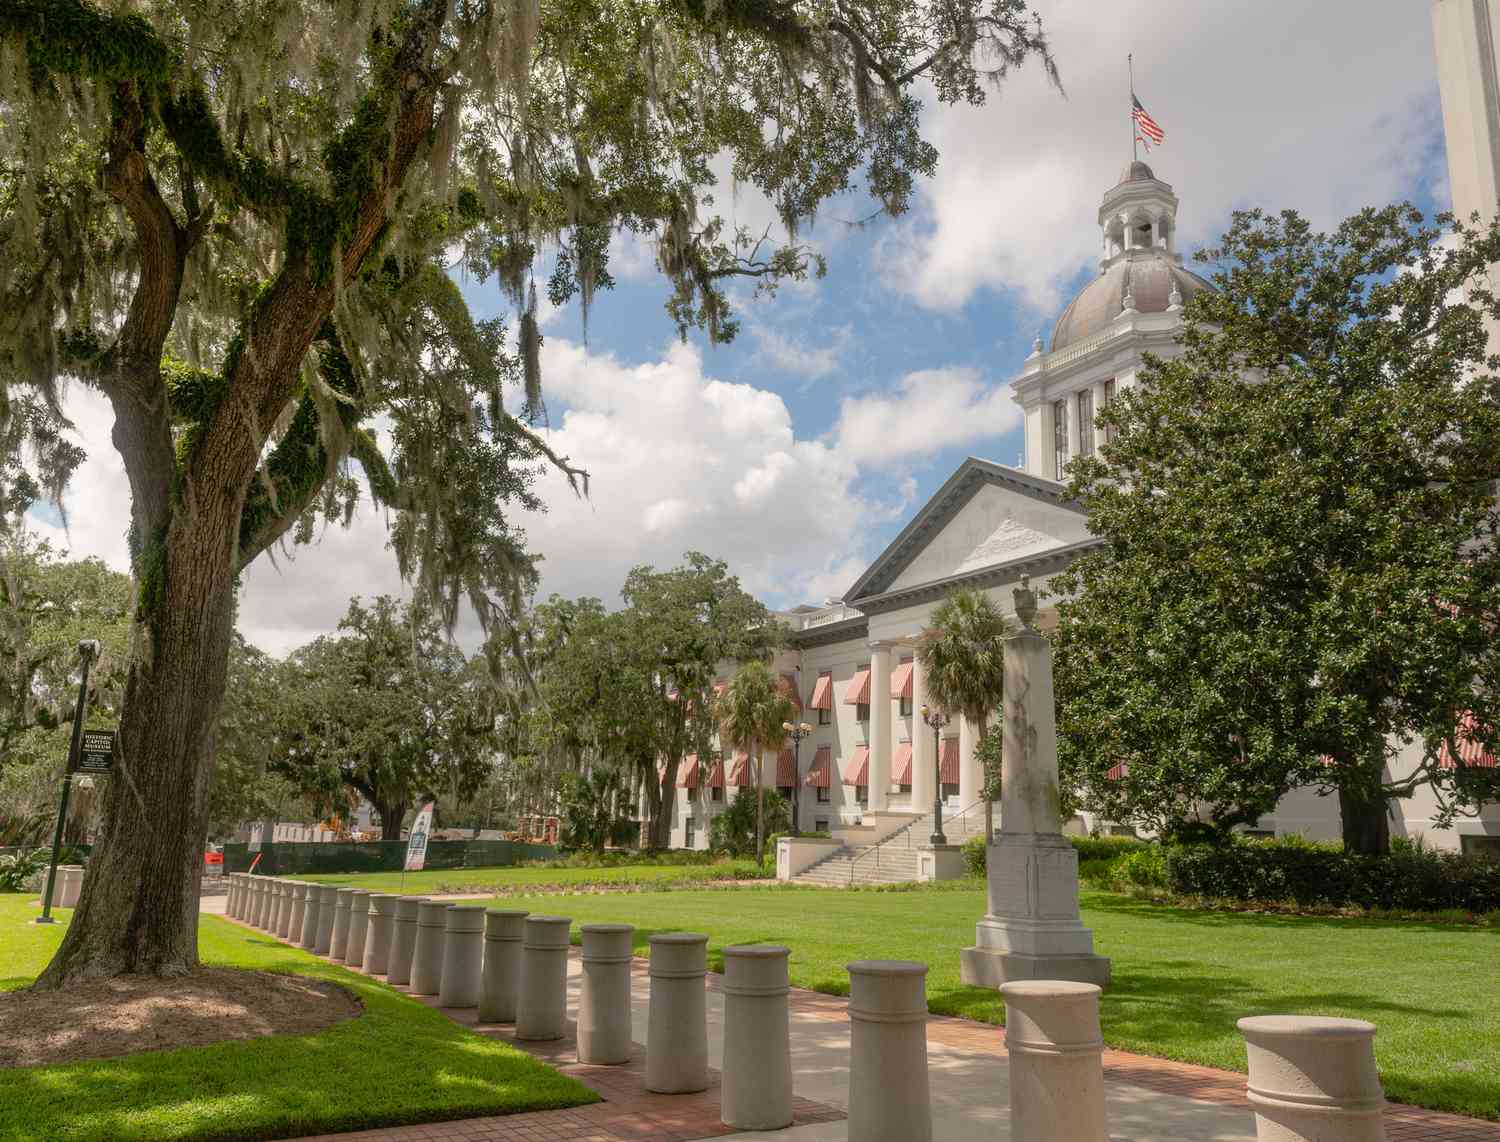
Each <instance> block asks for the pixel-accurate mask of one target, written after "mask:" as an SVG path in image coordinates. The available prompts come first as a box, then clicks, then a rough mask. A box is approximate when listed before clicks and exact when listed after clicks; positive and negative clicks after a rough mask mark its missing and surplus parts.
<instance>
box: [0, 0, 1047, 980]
mask: <svg viewBox="0 0 1500 1142" xmlns="http://www.w3.org/2000/svg"><path fill="white" fill-rule="evenodd" d="M1028 56H1036V57H1037V58H1039V59H1040V61H1041V62H1042V64H1043V66H1045V67H1046V68H1047V69H1048V70H1049V71H1050V70H1051V61H1050V58H1049V56H1048V54H1047V45H1046V42H1045V40H1044V38H1043V37H1042V34H1041V31H1040V28H1039V26H1038V25H1037V24H1036V22H1035V21H1034V20H1033V19H1032V17H1031V16H1030V15H1029V13H1028V11H1027V7H1026V4H1025V3H1024V0H793V2H789V3H769V2H766V0H728V2H725V3H714V4H707V3H703V2H701V0H627V2H625V3H618V4H601V3H598V2H597V0H548V2H547V3H542V2H541V0H507V2H506V3H498V2H494V0H457V2H454V0H368V2H367V0H359V2H356V0H287V2H285V3H279V4H274V5H263V4H241V3H232V2H228V0H194V2H192V3H183V2H182V0H134V2H132V0H125V2H123V3H118V4H111V5H108V6H105V5H99V4H94V3H90V2H88V0H8V2H6V3H5V4H3V5H0V443H3V444H5V445H6V446H7V448H8V451H7V452H6V453H5V457H4V460H3V462H0V479H4V480H5V481H6V484H5V486H4V487H0V501H6V502H9V501H10V500H12V499H15V498H16V497H18V496H19V497H21V498H24V497H25V496H27V495H32V494H36V493H37V492H39V491H53V492H55V491H56V489H57V488H58V487H59V486H60V484H61V483H62V482H63V481H64V480H65V479H66V476H67V473H68V471H69V470H70V467H71V466H72V465H74V464H76V463H77V456H76V452H69V451H68V450H67V448H66V447H65V446H63V444H62V438H61V437H60V436H59V435H58V433H57V429H58V425H59V423H60V419H61V417H62V404H61V402H60V399H59V395H58V394H59V387H58V385H59V379H60V378H63V377H74V378H77V379H78V380H80V381H81V382H82V383H84V384H86V385H89V386H91V387H92V388H95V389H97V390H98V391H99V392H101V393H102V394H103V395H104V396H105V397H107V398H108V400H109V402H110V405H111V407H112V409H113V413H114V418H115V420H114V428H113V434H112V435H113V442H114V445H115V447H116V448H117V449H118V451H119V452H120V454H121V457H122V458H123V460H124V462H125V469H126V474H127V476H128V479H129V482H130V491H131V504H132V508H131V510H132V518H131V537H132V553H133V558H134V567H133V570H134V574H135V578H136V581H137V593H138V602H137V612H136V614H137V622H138V626H139V628H140V633H139V634H138V636H137V639H136V643H137V646H138V647H139V648H140V651H139V654H138V657H137V658H136V659H135V660H134V661H133V663H132V666H131V673H130V676H129V679H128V680H127V683H126V692H125V698H124V706H123V711H122V716H121V727H120V729H121V735H122V740H123V741H124V743H125V747H126V749H127V750H128V751H129V752H130V754H131V755H132V756H135V757H139V758H150V759H151V762H150V768H149V769H148V770H147V771H146V772H145V773H143V774H139V775H137V776H138V777H140V778H142V779H143V780H141V781H139V782H138V788H137V790H136V791H135V792H136V796H135V797H134V798H132V799H130V800H126V799H125V798H124V797H123V795H120V794H118V789H117V787H115V786H112V787H111V793H110V795H109V802H108V805H107V810H106V812H107V816H108V817H109V820H110V822H111V826H110V828H109V830H108V834H107V838H106V841H105V843H104V845H103V847H102V848H101V849H100V850H99V851H98V852H97V853H96V854H95V858H94V859H95V860H96V861H97V862H98V863H99V865H100V867H101V868H102V869H103V870H104V871H103V874H102V875H99V876H95V877H91V878H90V881H89V883H90V887H88V888H86V889H85V890H84V895H83V898H82V900H81V902H80V905H79V911H78V913H77V915H76V916H75V918H74V921H73V924H72V926H71V927H70V929H69V932H68V934H67V936H66V938H65V940H64V943H63V946H62V948H61V949H60V951H59V953H58V956H57V959H56V960H55V961H54V962H53V965H52V966H51V967H50V968H49V969H48V971H47V972H45V973H44V974H43V976H42V977H41V980H40V986H44V987H51V986H57V985H60V984H61V983H63V982H64V981H66V980H67V979H69V978H72V977H76V976H79V975H108V974H113V973H117V972H122V971H143V972H154V973H168V974H170V973H174V972H180V971H185V970H190V969H191V967H192V966H193V965H194V964H195V963H196V958H197V952H196V942H195V941H196V935H195V932H194V929H193V928H192V925H191V923H190V917H189V911H190V909H189V908H188V906H187V902H188V901H189V899H190V896H189V894H188V893H187V891H186V890H185V886H186V884H187V883H188V880H189V878H190V877H191V876H192V875H193V874H194V871H195V869H196V867H197V863H198V859H199V855H200V854H199V851H198V846H199V844H200V843H201V840H202V836H203V833H204V830H205V829H206V826H207V801H208V792H207V790H208V773H209V759H210V758H211V757H212V756H213V752H214V734H215V727H216V723H217V719H218V713H219V707H220V704H221V702H222V700H223V693H224V686H225V679H226V672H227V662H228V655H229V647H230V641H231V639H230V633H231V628H232V623H233V596H234V590H235V585H236V582H237V580H238V576H239V575H240V573H241V572H242V571H243V569H244V568H245V567H246V566H248V565H249V564H250V563H251V561H253V560H254V559H256V558H257V557H258V556H259V555H260V554H261V553H263V552H264V551H266V550H267V549H268V548H270V547H272V546H273V545H275V544H277V543H279V542H281V541H282V540H284V539H287V538H291V539H293V540H298V539H306V538H310V537H311V536H312V535H313V533H314V527H313V523H314V522H315V521H316V520H318V519H320V518H322V519H346V518H347V517H348V515H349V512H350V511H351V508H352V506H353V505H354V503H355V502H356V500H357V499H358V497H360V496H361V495H363V494H364V489H365V488H367V489H368V493H369V494H370V495H371V496H372V497H373V498H374V499H375V500H376V501H378V502H380V503H383V504H386V505H388V506H389V507H390V508H391V509H393V519H392V533H391V534H392V539H393V541H394V545H395V548H396V554H397V557H398V559H399V561H400V563H401V566H402V569H403V570H404V571H406V572H407V573H408V574H410V575H411V576H412V577H413V578H414V580H415V581H416V582H417V584H418V585H419V586H420V589H421V590H422V592H423V594H424V596H425V597H427V598H428V600H429V601H430V603H431V605H433V606H435V607H437V608H438V610H439V612H440V613H441V614H443V615H444V617H446V618H447V619H449V620H450V621H451V619H452V618H453V617H454V614H455V611H456V608H457V607H458V605H459V602H460V600H463V599H467V600H468V601H469V603H470V604H471V605H472V606H473V607H474V608H475V610H476V611H477V612H478V614H479V617H480V619H481V621H483V622H484V623H485V624H486V625H487V626H490V627H494V626H497V625H503V624H504V623H505V622H506V621H507V620H508V619H509V618H511V617H513V613H514V610H515V604H516V601H517V599H518V597H519V595H520V593H521V590H522V588H523V586H524V584H525V583H526V582H527V581H528V578H527V576H528V572H529V566H530V563H529V560H528V558H527V555H526V552H525V548H524V541H523V538H522V537H521V536H520V535H518V534H517V533H516V532H515V531H514V530H513V529H512V528H511V527H510V526H509V524H508V522H507V509H508V508H510V507H511V506H512V505H516V504H525V505H534V503H535V501H534V500H533V499H531V496H532V493H531V491H530V481H531V479H532V477H533V475H534V473H535V471H536V469H537V466H538V465H539V464H541V463H544V462H545V463H552V464H556V465H558V466H560V467H562V468H563V469H564V470H565V471H566V472H567V474H568V475H569V477H570V479H572V480H574V481H575V483H577V484H579V485H582V484H583V482H584V479H585V477H584V473H583V472H582V471H581V470H580V469H579V468H578V467H575V466H573V465H570V464H568V463H567V462H566V461H565V460H563V459H562V458H561V457H556V456H552V455H551V454H550V453H549V451H548V449H547V447H546V445H545V443H544V441H543V440H542V439H541V438H540V437H539V436H538V435H537V434H536V432H535V431H534V430H533V428H532V424H533V423H534V422H536V421H537V420H538V419H539V418H540V417H541V416H542V415H543V405H542V394H541V379H540V375H539V371H540V366H539V359H540V348H541V334H540V331H539V330H538V327H537V319H536V306H537V295H538V285H539V283H538V282H537V281H536V280H535V267H536V266H537V265H538V255H539V252H540V251H541V249H542V247H543V246H544V245H548V246H549V248H550V249H554V250H556V251H557V253H558V256H557V257H556V258H555V267H556V268H555V271H554V273H553V274H552V276H551V278H550V280H549V281H547V282H545V283H540V284H541V288H543V289H545V290H546V291H547V292H548V294H549V296H550V297H551V299H552V300H553V301H554V302H559V303H562V302H566V301H568V300H570V299H573V298H577V299H578V300H579V301H580V302H581V303H582V305H583V306H584V307H585V309H587V307H588V305H589V303H590V302H591V300H592V298H593V295H594V293H595V291H596V290H598V289H600V288H606V287H608V285H609V284H610V276H609V269H608V263H607V249H608V242H609V239H610V237H611V235H612V234H613V233H614V232H616V231H617V230H625V231H629V232H632V233H634V234H637V235H644V236H648V237H649V238H650V239H651V240H653V241H654V242H655V245H656V249H657V260H658V264H659V266H660V268H661V270H662V271H663V273H664V274H665V275H666V276H667V278H668V280H669V281H670V283H671V286H672V293H671V297H670V300H669V303H668V309H669V311H670V314H671V317H672V319H673V320H675V321H676V322H677V324H678V326H679V327H680V328H681V329H683V330H684V331H685V330H687V329H690V328H694V327H700V328H702V329H704V330H706V331H707V333H708V335H709V336H710V337H711V338H727V337H730V336H732V335H733V333H734V329H735V323H734V318H733V316H732V315H731V314H730V313H729V311H728V306H727V301H726V292H725V283H726V282H729V281H733V280H740V279H743V280H749V281H753V282H755V283H757V285H760V286H764V287H766V288H774V287H775V286H776V284H777V283H778V282H781V281H784V280H786V279H788V278H799V277H803V276H805V275H807V274H808V273H815V272H819V271H820V270H821V264H820V263H819V261H818V260H817V258H816V257H815V256H814V255H813V253H812V252H811V251H810V250H809V249H808V248H806V247H805V246H803V245H801V244H799V243H798V242H797V241H796V238H795V235H796V233H797V231H798V227H799V226H801V225H803V224H805V223H806V222H807V221H808V220H809V219H810V218H812V216H813V214H814V212H815V211H816V210H817V209H818V207H819V206H820V204H822V203H823V202H825V201H827V200H828V199H829V198H830V197H831V196H833V195H837V194H842V193H845V192H847V191H851V190H857V191H859V192H860V193H863V194H867V195H869V196H870V197H872V198H873V200H874V201H875V202H877V203H878V204H879V208H880V209H882V210H884V211H887V212H889V213H892V214H896V213H900V212H901V211H903V210H904V209H906V207H907V206H908V204H909V202H910V198H911V193H912V188H913V186H914V182H915V179H916V178H917V177H918V176H921V175H924V174H927V173H928V172H930V171H931V170H932V169H933V165H934V163H935V162H936V159H937V156H936V153H935V151H934V150H933V148H932V147H931V145H930V144H928V143H927V142H925V141H924V140H923V139H922V138H921V135H920V131H919V111H920V107H921V104H920V101H919V98H918V93H917V89H916V85H917V84H919V83H923V84H930V85H931V89H932V91H933V92H935V93H936V95H937V97H938V98H939V99H940V100H945V101H950V102H952V101H968V102H971V103H978V102H981V101H982V100H983V99H984V97H985V91H986V82H987V81H998V80H999V79H1001V78H1002V77H1003V76H1004V75H1005V74H1006V73H1007V72H1008V71H1009V70H1010V69H1011V68H1012V67H1014V66H1016V65H1018V64H1020V63H1021V62H1022V61H1023V60H1024V59H1026V58H1027V57H1028ZM721 156H722V157H724V158H726V159H727V160H728V162H729V164H730V166H731V168H732V172H733V176H734V178H735V179H737V180H739V181H742V182H745V183H748V184H751V185H753V186H755V187H756V188H757V189H758V190H760V191H761V192H762V193H764V194H765V195H766V196H767V197H768V198H769V199H770V200H771V201H772V202H774V203H775V205H776V208H777V209H778V211H779V212H780V215H781V219H782V222H783V223H784V225H785V229H786V230H787V231H788V233H789V234H791V235H793V237H792V238H791V239H790V240H789V241H786V242H781V241H777V240H775V239H774V238H773V237H772V236H771V235H770V234H765V235H754V234H749V233H745V232H743V231H735V230H732V229H730V228H729V227H727V226H726V224H725V222H724V220H723V217H722V215H721V213H720V212H719V210H718V208H717V206H716V204H715V202H714V199H713V195H712V193H711V188H712V185H713V182H714V179H713V175H712V164H713V162H714V161H715V160H717V159H719V158H720V157H721ZM460 269H461V270H462V271H464V272H466V273H468V274H469V275H470V276H471V278H472V279H474V280H477V281H479V282H486V281H494V282H497V283H498V284H499V285H500V287H501V288H502V289H503V291H504V293H505V296H506V297H508V299H509V300H510V303H511V306H512V309H513V311H514V312H515V316H514V318H513V320H512V323H511V326H510V328H511V330H513V333H514V349H511V348H510V345H511V343H512V342H511V340H510V334H509V333H508V332H507V330H506V327H505V326H503V325H502V324H501V323H499V322H498V321H489V322H484V321H476V320H474V319H473V317H472V316H471V315H470V313H469V311H468V308H467V306H466V305H465V303H464V300H463V297H462V295H461V294H460V292H459V290H458V287H457V286H456V284H455V282H454V278H453V276H452V273H451V271H454V270H460ZM20 446H26V447H30V448H32V449H33V451H32V452H31V453H30V454H29V456H24V457H21V459H19V460H18V456H19V455H20V454H19V453H17V451H16V449H17V448H18V447H20ZM584 459H586V458H584ZM23 483H24V487H22V484H23ZM17 488H19V489H20V490H19V491H15V490H14V489H17ZM169 822H170V823H171V827H170V829H169V828H168V823H169ZM168 834H170V835H168ZM146 838H150V841H149V843H148V841H147V840H146ZM138 886H140V887H139V888H138Z"/></svg>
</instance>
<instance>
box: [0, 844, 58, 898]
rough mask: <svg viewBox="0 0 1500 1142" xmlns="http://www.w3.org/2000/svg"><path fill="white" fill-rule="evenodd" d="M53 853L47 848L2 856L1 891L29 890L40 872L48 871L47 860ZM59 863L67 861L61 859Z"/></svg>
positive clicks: (0, 859) (43, 874)
mask: <svg viewBox="0 0 1500 1142" xmlns="http://www.w3.org/2000/svg"><path fill="white" fill-rule="evenodd" d="M50 856H51V853H50V852H49V851H48V850H47V849H34V850H32V851H31V852H29V853H28V852H19V853H10V854H8V855H6V856H0V892H28V891H30V890H31V888H30V882H31V881H32V880H33V879H35V877H36V876H37V875H38V874H40V875H42V876H45V875H46V873H47V862H48V860H49V859H50ZM58 863H60V864H61V863H65V862H64V861H59V862H58Z"/></svg>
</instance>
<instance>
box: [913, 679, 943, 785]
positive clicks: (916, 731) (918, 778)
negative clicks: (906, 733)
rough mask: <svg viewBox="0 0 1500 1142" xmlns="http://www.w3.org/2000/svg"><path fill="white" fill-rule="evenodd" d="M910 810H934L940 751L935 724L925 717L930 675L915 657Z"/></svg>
mask: <svg viewBox="0 0 1500 1142" xmlns="http://www.w3.org/2000/svg"><path fill="white" fill-rule="evenodd" d="M911 685H912V691H911V695H912V697H911V702H912V706H911V708H912V716H911V811H912V812H913V813H928V812H931V811H932V798H933V794H934V793H935V792H936V790H935V789H934V787H933V786H934V781H935V780H936V778H935V775H934V773H933V765H934V764H935V763H936V760H937V754H936V751H935V749H934V745H933V740H932V727H931V726H929V725H928V724H927V723H926V722H924V721H923V720H922V703H924V702H926V701H927V678H926V676H925V675H924V674H923V672H922V662H921V659H914V660H913V663H912V672H911Z"/></svg>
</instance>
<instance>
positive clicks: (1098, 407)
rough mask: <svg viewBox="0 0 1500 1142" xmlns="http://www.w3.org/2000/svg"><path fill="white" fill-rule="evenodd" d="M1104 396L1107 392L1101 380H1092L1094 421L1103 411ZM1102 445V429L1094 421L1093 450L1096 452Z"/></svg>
mask: <svg viewBox="0 0 1500 1142" xmlns="http://www.w3.org/2000/svg"><path fill="white" fill-rule="evenodd" d="M1106 396H1107V393H1106V392H1105V388H1104V382H1103V381H1095V382H1094V419H1095V421H1096V422H1097V420H1098V419H1099V414H1100V413H1101V412H1103V411H1104V408H1105V400H1106ZM1103 445H1104V429H1102V428H1100V427H1099V426H1098V424H1097V423H1096V424H1095V426H1094V451H1095V452H1098V451H1099V449H1100V448H1101V447H1102V446H1103Z"/></svg>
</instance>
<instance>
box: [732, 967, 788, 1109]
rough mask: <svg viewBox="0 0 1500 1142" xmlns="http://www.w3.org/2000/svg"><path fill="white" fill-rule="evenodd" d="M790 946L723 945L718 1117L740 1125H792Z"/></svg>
mask: <svg viewBox="0 0 1500 1142" xmlns="http://www.w3.org/2000/svg"><path fill="white" fill-rule="evenodd" d="M790 955H791V950H790V949H789V948H784V947H779V946H776V945H772V944H752V945H742V946H739V947H729V948H725V949H724V1066H723V1068H722V1073H723V1092H722V1094H721V1097H720V1104H719V1118H720V1121H722V1122H723V1123H724V1125H725V1126H732V1127H734V1128H735V1129H736V1130H781V1129H782V1128H784V1127H787V1126H790V1125H791V1124H792V1032H791V1011H790V1007H789V1002H788V998H787V997H788V996H789V995H790V994H791V990H792V989H791V981H790V977H789V976H788V974H787V957H788V956H790Z"/></svg>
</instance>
